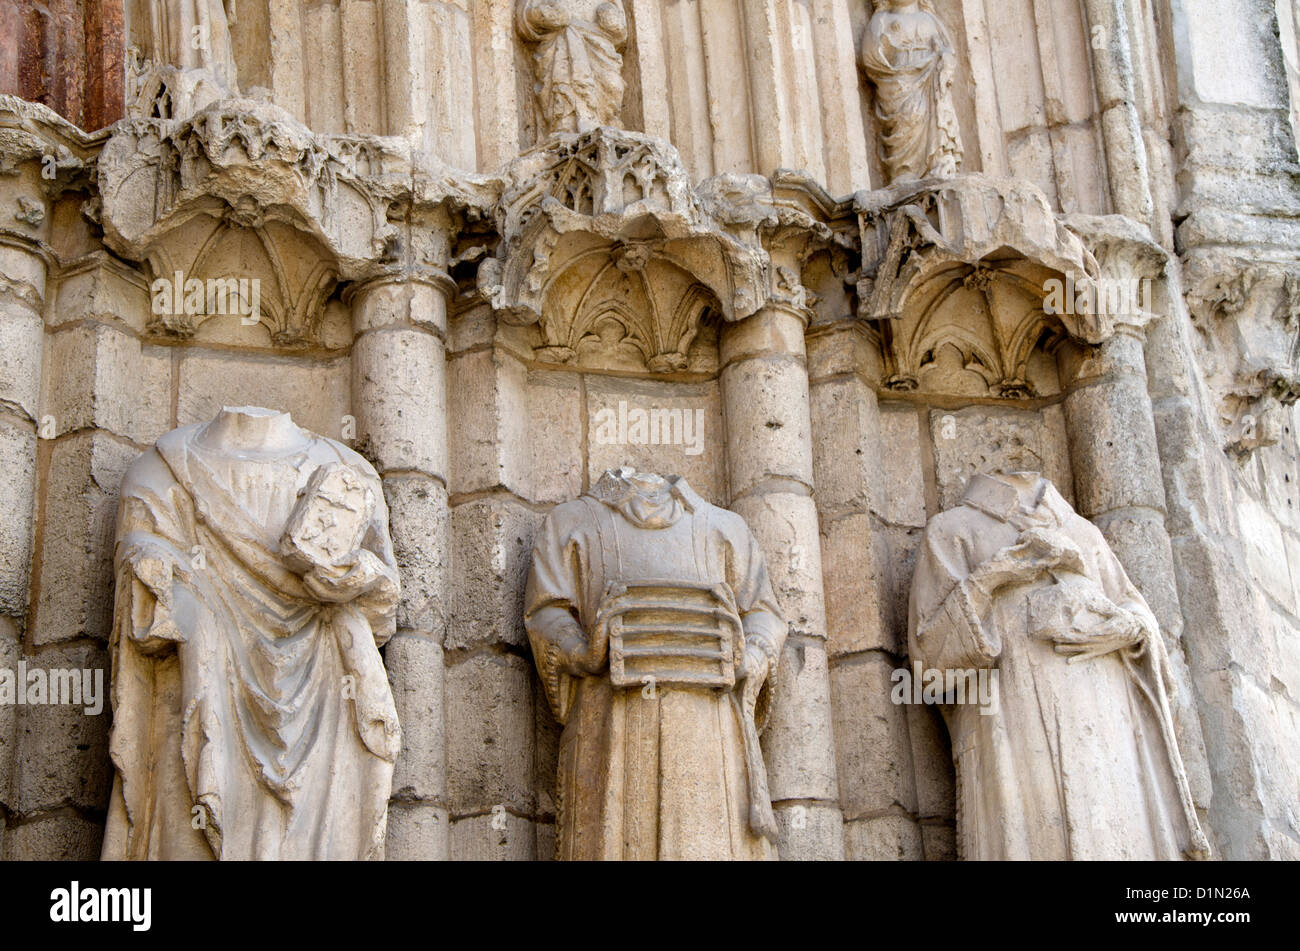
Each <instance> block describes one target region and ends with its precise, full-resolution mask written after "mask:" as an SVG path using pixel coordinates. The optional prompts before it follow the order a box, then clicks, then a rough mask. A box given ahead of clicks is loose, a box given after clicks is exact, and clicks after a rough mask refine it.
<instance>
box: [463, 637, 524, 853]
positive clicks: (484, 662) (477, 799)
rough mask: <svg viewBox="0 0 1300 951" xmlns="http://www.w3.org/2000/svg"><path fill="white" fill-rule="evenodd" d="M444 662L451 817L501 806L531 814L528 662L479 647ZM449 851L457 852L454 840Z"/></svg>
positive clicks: (515, 656) (519, 812) (512, 655)
mask: <svg viewBox="0 0 1300 951" xmlns="http://www.w3.org/2000/svg"><path fill="white" fill-rule="evenodd" d="M451 660H452V663H451V664H450V665H449V666H448V667H447V672H446V684H447V686H446V690H447V701H446V703H447V707H446V709H447V790H448V796H449V800H450V801H449V804H450V808H451V812H452V816H453V819H454V821H455V822H456V823H459V822H462V821H465V820H463V819H461V818H458V817H461V816H466V817H470V816H474V815H476V814H482V813H484V812H490V811H491V809H492V807H493V806H502V807H505V808H506V809H508V810H510V811H512V812H514V813H515V814H516V815H531V814H533V807H534V803H535V798H534V795H533V770H532V737H533V692H532V676H531V673H530V671H529V669H528V662H527V661H525V660H524V659H523V658H521V657H519V656H518V655H515V654H499V653H496V652H494V651H487V650H484V651H477V652H475V653H472V654H470V655H469V656H468V657H465V658H463V659H460V658H451ZM452 853H453V855H454V854H457V852H456V846H455V843H454V842H453V846H452Z"/></svg>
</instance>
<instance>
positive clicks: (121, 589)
mask: <svg viewBox="0 0 1300 951" xmlns="http://www.w3.org/2000/svg"><path fill="white" fill-rule="evenodd" d="M115 564H116V569H117V599H116V608H115V611H114V618H113V632H112V636H111V638H110V642H109V650H110V652H111V653H112V656H113V735H112V742H111V746H110V751H111V754H112V758H113V764H114V766H116V768H117V780H116V782H115V784H114V787H113V796H112V801H111V803H110V806H109V817H108V828H107V830H106V832H105V837H104V848H103V857H104V858H105V859H213V858H215V859H350V860H355V859H374V858H382V857H383V846H384V833H385V828H386V825H387V814H388V813H387V809H388V797H389V793H390V791H391V787H392V778H393V763H394V762H395V761H396V758H397V753H398V750H399V749H400V747H401V736H400V732H399V729H398V724H397V713H396V709H395V707H394V705H393V698H392V693H391V692H390V689H389V685H388V679H387V676H386V674H385V671H384V665H383V660H382V658H381V657H380V654H379V647H380V646H381V645H382V644H383V643H384V642H385V641H387V640H388V638H389V637H391V636H392V634H393V632H394V625H395V618H396V609H397V599H398V580H397V567H396V564H395V562H394V560H393V549H392V542H391V540H390V538H389V535H388V509H387V506H386V505H385V504H384V495H383V491H382V489H381V486H380V482H379V478H378V476H377V475H376V474H375V471H374V469H373V468H372V467H371V466H370V464H369V463H367V462H366V461H365V460H364V459H362V458H361V457H360V456H358V455H357V454H356V453H354V452H353V451H352V450H350V449H348V448H346V447H345V446H342V445H341V444H339V443H337V442H334V441H333V440H330V439H324V438H322V437H319V436H315V435H313V434H311V433H308V432H306V431H304V430H302V429H299V428H298V426H297V425H295V424H294V422H293V421H292V420H291V419H290V418H289V415H288V414H287V413H277V412H273V411H271V410H265V409H257V408H253V407H242V408H236V409H230V408H227V409H224V410H222V411H221V413H220V414H219V415H218V416H217V417H216V418H215V419H213V420H212V421H211V422H208V423H200V424H195V425H193V426H185V427H182V428H181V429H177V430H174V431H172V432H170V433H167V434H166V435H165V436H163V437H162V438H161V439H159V440H158V442H157V444H156V445H155V446H154V448H152V449H150V450H149V451H148V452H146V453H145V454H144V455H143V456H141V457H140V458H139V459H138V460H136V462H135V463H134V464H132V466H131V468H130V469H129V470H128V471H127V474H126V477H125V479H124V480H123V483H122V498H121V503H120V507H119V510H118V530H117V549H116V553H115Z"/></svg>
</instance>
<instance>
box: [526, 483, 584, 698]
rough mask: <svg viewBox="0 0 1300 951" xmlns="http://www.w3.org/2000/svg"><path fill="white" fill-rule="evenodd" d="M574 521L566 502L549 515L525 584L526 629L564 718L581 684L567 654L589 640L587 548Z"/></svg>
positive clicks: (545, 682) (548, 688)
mask: <svg viewBox="0 0 1300 951" xmlns="http://www.w3.org/2000/svg"><path fill="white" fill-rule="evenodd" d="M571 520H572V515H571V513H570V511H569V507H568V506H560V507H559V508H557V509H555V510H554V511H553V512H551V513H550V515H548V516H547V517H546V521H545V522H544V523H543V524H542V527H541V529H540V530H539V531H538V534H537V538H536V540H535V541H534V542H533V557H532V566H531V568H530V569H529V572H528V584H527V586H526V587H525V589H524V629H525V630H526V631H527V632H528V642H529V644H530V645H531V646H532V649H533V658H534V660H535V661H536V663H537V672H538V674H539V675H540V676H541V679H542V686H543V688H544V689H545V691H546V698H547V700H549V701H550V704H551V710H552V712H553V713H554V714H555V718H556V719H557V720H558V721H559V722H560V723H563V722H564V721H565V719H566V718H567V716H568V708H569V703H570V702H571V700H572V692H573V687H574V685H575V682H574V680H573V678H572V677H570V676H569V675H568V673H566V671H565V669H564V668H565V658H566V654H568V653H570V652H572V651H574V650H575V649H580V648H581V647H582V646H583V645H584V644H585V640H583V639H582V633H581V626H580V624H579V618H580V616H581V591H580V590H579V575H580V570H581V569H580V564H581V559H582V552H581V551H580V550H579V546H578V544H577V541H576V540H575V538H574V537H573V534H572V532H570V531H568V530H567V526H568V523H569V522H570V521H571ZM575 639H577V643H574V641H575Z"/></svg>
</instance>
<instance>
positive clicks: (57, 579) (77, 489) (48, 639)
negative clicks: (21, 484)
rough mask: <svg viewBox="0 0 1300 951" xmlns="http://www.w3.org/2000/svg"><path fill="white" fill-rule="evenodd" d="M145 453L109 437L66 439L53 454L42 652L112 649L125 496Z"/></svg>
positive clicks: (39, 610) (38, 630) (39, 638)
mask: <svg viewBox="0 0 1300 951" xmlns="http://www.w3.org/2000/svg"><path fill="white" fill-rule="evenodd" d="M139 454H140V453H139V450H138V449H136V447H134V446H132V445H130V444H129V443H126V442H123V441H122V440H120V439H117V438H115V437H113V436H110V435H108V434H106V433H103V432H97V431H93V430H92V431H90V432H80V433H75V434H73V435H71V436H65V437H64V438H62V439H60V440H58V441H57V442H55V443H54V445H53V448H52V449H51V450H50V463H49V482H48V484H47V486H46V488H45V507H44V513H45V525H44V531H43V532H42V533H41V575H40V585H39V589H38V592H39V593H38V595H37V600H36V615H35V621H34V624H33V626H32V635H31V636H32V639H33V642H34V643H35V644H36V645H37V646H43V645H46V644H54V643H57V642H60V641H68V640H73V639H75V638H78V637H90V638H93V639H95V640H97V641H100V642H101V643H107V642H108V634H109V629H110V627H111V626H112V611H113V537H114V529H115V526H116V519H117V501H118V488H119V487H120V485H121V482H122V476H123V474H124V473H125V472H126V470H127V467H128V466H130V465H131V463H132V462H134V461H135V459H136V458H137V457H138V456H139Z"/></svg>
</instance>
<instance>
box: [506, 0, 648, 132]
mask: <svg viewBox="0 0 1300 951" xmlns="http://www.w3.org/2000/svg"><path fill="white" fill-rule="evenodd" d="M515 21H516V25H517V28H518V30H519V35H520V36H521V37H523V39H524V40H525V41H527V42H529V43H535V44H536V49H535V51H534V55H533V68H534V72H535V76H534V79H535V86H534V90H535V92H536V95H537V108H538V111H539V113H540V117H541V120H542V124H543V126H544V128H543V129H542V130H540V131H541V132H542V133H543V134H545V133H548V132H586V131H587V130H588V129H593V128H595V127H596V126H600V125H617V124H618V114H619V111H620V110H621V109H622V107H623V54H622V51H623V45H624V44H625V43H626V42H627V15H626V14H625V13H624V12H623V5H622V3H621V2H610V0H519V3H518V6H517V7H516V17H515Z"/></svg>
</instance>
